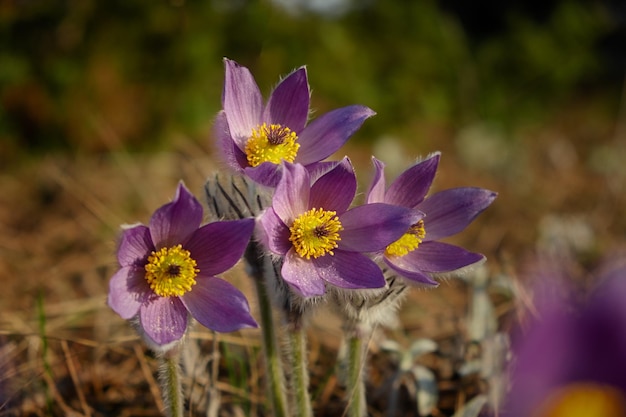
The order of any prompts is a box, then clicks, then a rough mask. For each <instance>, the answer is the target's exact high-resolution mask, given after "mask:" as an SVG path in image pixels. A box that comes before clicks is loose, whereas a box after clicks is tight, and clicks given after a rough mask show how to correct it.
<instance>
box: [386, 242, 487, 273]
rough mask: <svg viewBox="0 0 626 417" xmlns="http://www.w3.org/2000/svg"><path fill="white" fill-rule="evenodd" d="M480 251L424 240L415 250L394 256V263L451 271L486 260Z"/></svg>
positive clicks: (414, 268)
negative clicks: (474, 251) (469, 250)
mask: <svg viewBox="0 0 626 417" xmlns="http://www.w3.org/2000/svg"><path fill="white" fill-rule="evenodd" d="M484 259H485V257H484V256H483V255H481V254H480V253H473V252H468V251H466V250H465V249H463V248H460V247H458V246H454V245H450V244H448V243H443V242H424V243H422V244H421V245H419V247H418V248H417V249H416V250H414V251H413V252H409V253H407V254H406V255H404V256H400V257H394V258H393V264H394V265H396V266H397V267H398V268H402V269H406V270H407V271H422V272H433V273H438V272H451V271H455V270H457V269H460V268H464V267H466V266H469V265H472V264H475V263H476V262H480V261H482V260H484Z"/></svg>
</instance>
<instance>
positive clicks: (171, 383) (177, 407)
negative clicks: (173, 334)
mask: <svg viewBox="0 0 626 417" xmlns="http://www.w3.org/2000/svg"><path fill="white" fill-rule="evenodd" d="M178 349H179V347H178V346H177V347H174V348H173V349H170V350H168V351H167V352H164V353H163V354H162V355H161V367H160V368H159V381H160V382H161V394H162V395H163V402H164V403H165V412H166V413H167V416H168V417H182V416H183V412H184V408H185V405H184V401H183V392H182V386H181V381H180V356H179V353H178Z"/></svg>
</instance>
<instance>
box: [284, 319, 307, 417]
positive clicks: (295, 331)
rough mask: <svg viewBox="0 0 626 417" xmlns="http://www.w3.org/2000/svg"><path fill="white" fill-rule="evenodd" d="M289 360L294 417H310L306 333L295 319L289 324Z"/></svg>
mask: <svg viewBox="0 0 626 417" xmlns="http://www.w3.org/2000/svg"><path fill="white" fill-rule="evenodd" d="M288 334H289V335H288V337H289V343H288V344H287V349H288V350H289V360H290V365H291V372H292V388H293V392H294V398H295V408H296V409H295V411H294V413H293V415H294V416H298V417H311V416H312V415H313V408H312V406H311V397H310V396H309V374H308V370H307V352H306V348H307V346H306V331H305V329H304V327H303V326H302V324H301V323H300V322H299V320H298V319H296V322H295V323H290V324H289V330H288Z"/></svg>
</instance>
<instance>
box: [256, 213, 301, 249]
mask: <svg viewBox="0 0 626 417" xmlns="http://www.w3.org/2000/svg"><path fill="white" fill-rule="evenodd" d="M259 223H260V226H261V227H258V228H257V233H256V235H257V239H258V240H259V241H260V242H261V244H262V245H263V246H265V247H266V248H267V249H269V250H270V251H271V252H274V253H275V254H277V255H284V254H286V253H287V252H288V251H289V249H291V247H292V244H291V242H290V241H289V228H288V227H287V226H286V225H285V223H283V221H282V220H281V219H280V217H278V215H277V214H276V212H275V211H274V209H273V208H271V207H270V208H268V209H267V210H265V212H264V213H263V214H262V215H261V217H260V219H259Z"/></svg>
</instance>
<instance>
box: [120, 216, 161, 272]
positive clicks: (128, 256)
mask: <svg viewBox="0 0 626 417" xmlns="http://www.w3.org/2000/svg"><path fill="white" fill-rule="evenodd" d="M153 250H154V245H153V244H152V238H151V237H150V229H148V228H147V227H146V226H144V225H142V224H141V225H137V226H134V227H130V228H127V229H124V230H123V231H122V238H121V240H120V246H119V248H118V250H117V261H118V262H119V264H120V265H121V266H132V265H135V266H142V267H143V265H145V264H146V259H147V258H148V256H150V253H152V251H153Z"/></svg>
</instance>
